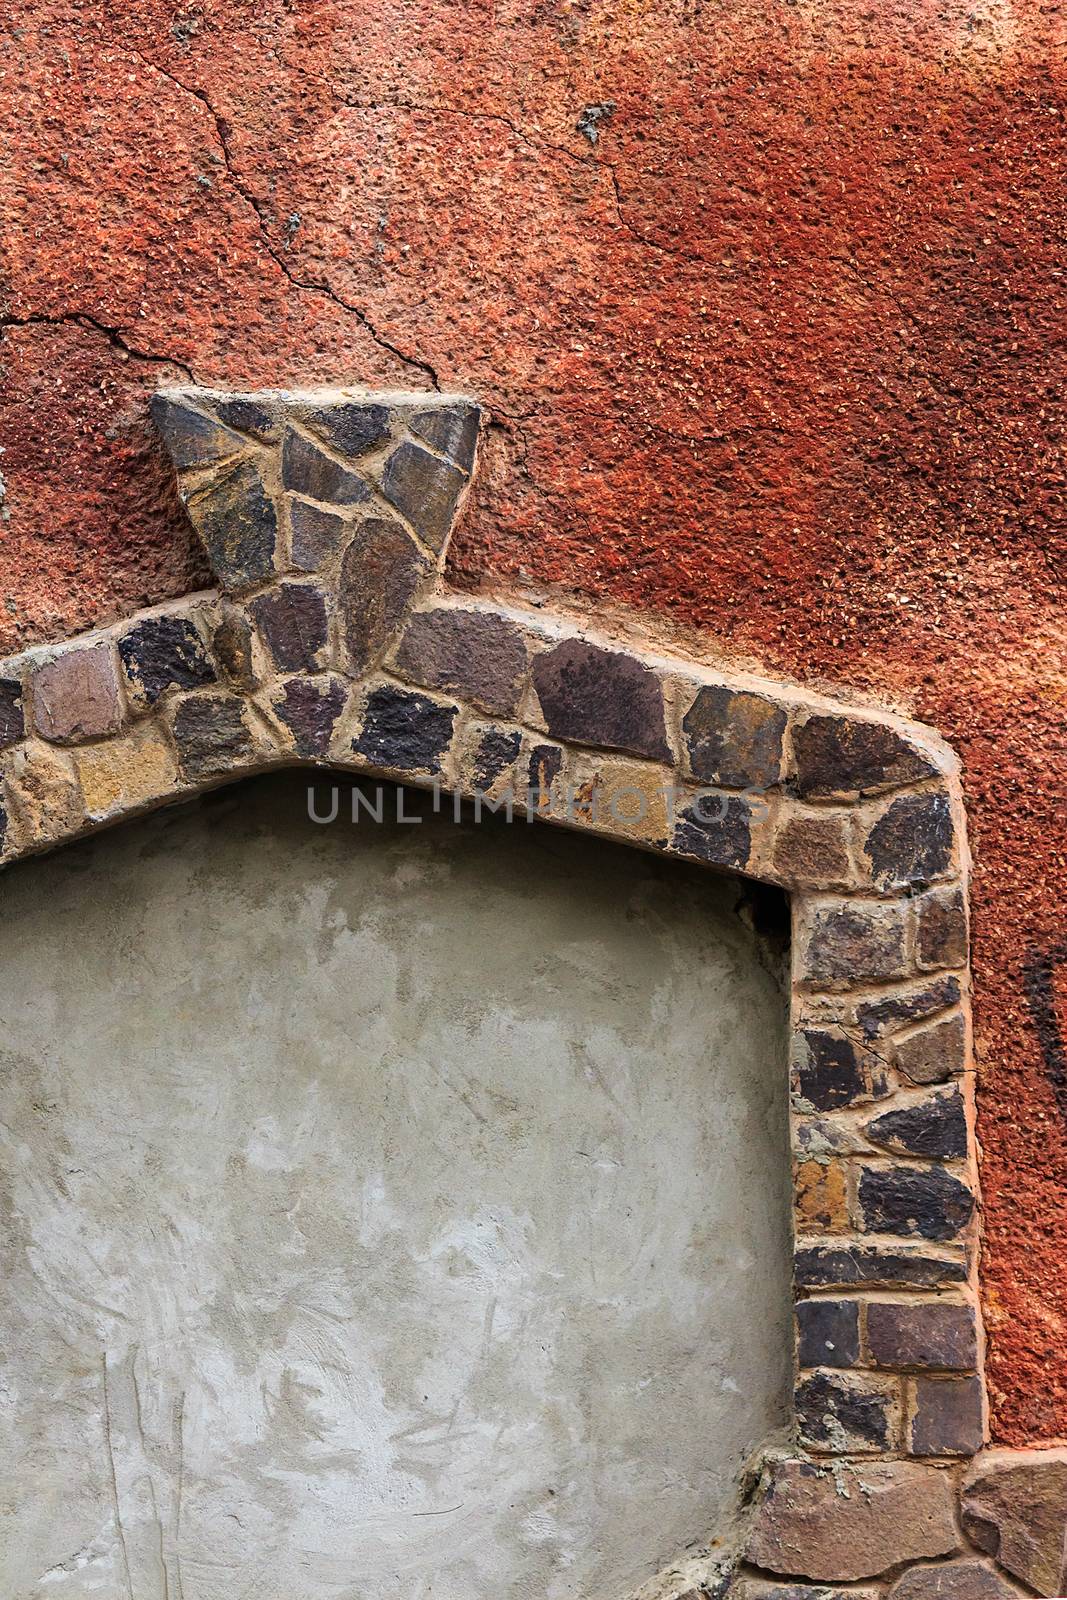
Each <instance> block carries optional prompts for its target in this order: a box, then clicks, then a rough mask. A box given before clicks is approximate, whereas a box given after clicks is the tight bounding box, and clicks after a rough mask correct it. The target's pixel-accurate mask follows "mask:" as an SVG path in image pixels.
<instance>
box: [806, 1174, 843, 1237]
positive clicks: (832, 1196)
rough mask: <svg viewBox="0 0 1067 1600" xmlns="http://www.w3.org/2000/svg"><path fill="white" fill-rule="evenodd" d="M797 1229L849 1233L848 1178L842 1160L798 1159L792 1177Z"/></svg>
mask: <svg viewBox="0 0 1067 1600" xmlns="http://www.w3.org/2000/svg"><path fill="white" fill-rule="evenodd" d="M793 1206H794V1210H795V1213H796V1226H797V1232H798V1233H847V1232H848V1229H849V1215H848V1182H847V1179H846V1176H845V1168H844V1165H843V1164H842V1163H841V1162H840V1161H833V1160H822V1161H799V1162H798V1163H797V1165H796V1169H795V1174H794V1179H793Z"/></svg>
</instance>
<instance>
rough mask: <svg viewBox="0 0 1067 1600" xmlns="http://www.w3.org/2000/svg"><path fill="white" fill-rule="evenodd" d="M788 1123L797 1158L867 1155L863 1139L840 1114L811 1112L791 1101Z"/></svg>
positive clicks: (867, 1147) (866, 1146)
mask: <svg viewBox="0 0 1067 1600" xmlns="http://www.w3.org/2000/svg"><path fill="white" fill-rule="evenodd" d="M801 1104H803V1102H801ZM791 1124H792V1129H793V1148H794V1150H795V1152H796V1154H797V1156H798V1157H803V1156H806V1155H808V1156H855V1155H870V1151H871V1147H870V1145H869V1144H868V1143H867V1141H866V1139H864V1138H863V1136H862V1135H861V1134H859V1133H857V1132H856V1130H855V1129H854V1128H853V1127H852V1126H851V1124H850V1123H848V1122H845V1121H842V1119H841V1118H840V1117H836V1116H833V1115H832V1114H831V1115H829V1116H818V1115H813V1114H811V1113H808V1112H805V1111H800V1110H798V1109H797V1105H796V1103H794V1106H793V1115H792V1119H791Z"/></svg>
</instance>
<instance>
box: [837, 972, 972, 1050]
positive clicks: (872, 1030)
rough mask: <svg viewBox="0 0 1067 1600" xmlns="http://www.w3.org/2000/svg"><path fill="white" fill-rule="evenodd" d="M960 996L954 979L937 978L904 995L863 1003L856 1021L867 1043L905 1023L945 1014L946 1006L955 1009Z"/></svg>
mask: <svg viewBox="0 0 1067 1600" xmlns="http://www.w3.org/2000/svg"><path fill="white" fill-rule="evenodd" d="M960 992H961V991H960V984H959V979H958V978H937V979H935V980H934V981H933V982H932V983H926V984H923V986H922V988H920V989H911V990H909V991H908V992H907V993H906V994H893V995H887V996H886V997H885V998H884V999H882V1000H867V1001H864V1002H863V1004H862V1005H859V1006H857V1008H856V1021H857V1022H858V1023H859V1025H860V1027H861V1028H862V1029H863V1032H864V1034H865V1035H866V1037H867V1038H868V1039H878V1038H880V1037H881V1036H882V1035H884V1034H887V1033H894V1032H895V1031H896V1030H897V1029H898V1028H903V1027H906V1026H907V1025H908V1024H909V1023H912V1022H921V1021H923V1019H924V1018H926V1017H933V1016H936V1015H937V1013H938V1012H939V1011H947V1010H948V1008H949V1006H956V1005H959V1003H960Z"/></svg>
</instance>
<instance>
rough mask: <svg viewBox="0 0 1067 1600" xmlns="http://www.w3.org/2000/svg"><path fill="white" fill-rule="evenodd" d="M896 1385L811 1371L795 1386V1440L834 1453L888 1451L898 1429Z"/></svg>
mask: <svg viewBox="0 0 1067 1600" xmlns="http://www.w3.org/2000/svg"><path fill="white" fill-rule="evenodd" d="M898 1389H899V1384H897V1383H895V1382H894V1381H893V1380H892V1379H885V1378H875V1377H871V1376H869V1375H868V1374H867V1373H862V1374H860V1373H854V1374H849V1375H847V1376H846V1375H844V1374H831V1373H828V1372H816V1373H813V1374H811V1376H810V1377H805V1378H802V1379H801V1380H800V1382H799V1383H798V1384H797V1386H796V1391H795V1403H796V1416H797V1423H798V1426H799V1432H800V1442H801V1444H802V1445H803V1446H804V1447H805V1449H808V1450H829V1451H832V1452H833V1453H834V1454H835V1455H844V1454H846V1453H853V1452H864V1451H868V1450H879V1451H881V1450H889V1449H891V1448H892V1446H893V1444H894V1442H895V1440H896V1438H897V1435H898V1431H899V1424H900V1396H899V1393H898Z"/></svg>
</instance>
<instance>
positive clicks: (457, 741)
mask: <svg viewBox="0 0 1067 1600" xmlns="http://www.w3.org/2000/svg"><path fill="white" fill-rule="evenodd" d="M152 410H153V416H154V418H155V420H156V422H157V425H158V426H159V428H160V431H161V433H162V435H163V437H164V439H165V441H166V443H167V446H168V448H169V450H170V453H171V456H172V458H173V461H174V464H175V467H176V469H177V472H178V478H179V487H180V492H181V495H182V499H183V501H184V503H185V505H186V507H187V509H188V512H189V515H190V517H191V519H192V521H193V524H194V525H195V527H196V529H197V531H198V533H199V534H200V537H201V539H202V541H203V544H204V547H205V549H206V551H207V554H208V557H209V559H210V561H211V563H212V567H213V570H214V572H215V575H216V577H217V580H218V587H217V588H216V589H213V590H210V591H207V592H203V593H197V594H193V595H190V596H188V597H186V598H185V599H183V600H180V601H177V602H173V603H169V604H166V605H163V606H158V607H154V608H152V609H151V610H148V611H143V612H141V613H139V614H137V615H136V616H133V617H131V618H128V619H126V620H124V621H122V622H119V623H116V624H115V625H114V626H112V627H109V628H106V629H99V630H96V631H94V632H92V633H89V634H86V635H84V636H83V637H81V638H78V639H74V640H70V641H67V642H64V643H62V644H57V645H55V646H43V647H34V648H32V649H29V650H26V651H24V652H23V653H22V654H20V655H18V656H15V657H13V658H9V659H8V660H6V661H4V662H2V663H0V777H2V789H0V862H3V863H9V862H13V861H16V860H18V859H20V858H21V857H24V856H28V855H31V854H33V853H35V852H40V851H44V850H49V849H51V848H53V847H54V846H56V845H59V844H62V843H63V842H65V841H67V840H69V839H74V838H77V837H79V836H81V835H83V834H86V833H88V832H91V831H93V830H95V829H98V828H102V827H105V826H108V825H110V824H112V823H116V822H119V821H122V820H124V819H127V818H130V817H133V816H136V815H138V814H141V813H143V812H146V811H149V810H152V809H154V808H156V807H158V806H161V805H165V804H168V803H172V802H175V801H181V800H184V799H186V798H188V797H191V796H193V795H196V794H198V793H200V792H202V791H204V790H206V789H209V788H212V787H214V786H217V785H219V784H222V783H226V782H230V781H233V780H235V779H239V778H243V777H246V776H249V775H252V774H255V773H261V772H265V771H269V770H271V769H276V768H280V767H292V766H305V767H309V768H312V769H316V768H317V769H329V770H337V769H342V770H345V771H349V772H353V773H357V774H374V775H376V776H381V777H385V778H389V779H395V780H398V781H402V782H404V783H410V784H414V785H421V786H428V785H432V784H441V785H444V786H447V787H448V788H449V789H451V790H453V791H454V792H456V793H457V794H459V795H461V796H465V797H468V798H470V797H473V796H475V795H476V794H477V795H481V796H487V797H488V798H489V800H490V801H495V802H499V803H502V801H503V799H504V797H505V796H506V795H513V796H517V797H518V801H517V803H518V805H519V808H520V809H526V810H532V811H533V812H534V814H535V815H537V816H538V817H541V818H543V819H544V820H546V821H549V822H559V823H563V824H565V825H567V826H571V827H577V828H581V829H587V830H589V831H592V832H596V833H600V834H604V835H607V836H610V837H613V838H616V839H619V840H621V841H623V842H625V843H628V844H632V845H636V846H639V847H642V848H646V849H651V850H656V851H660V852H664V853H666V854H668V855H671V856H675V857H679V858H682V859H685V860H689V861H693V862H697V863H702V864H705V865H711V866H713V867H716V868H720V869H726V870H729V871H732V872H736V873H740V874H744V875H746V876H748V877H751V878H756V879H759V880H762V881H763V882H766V883H770V884H774V885H778V886H780V887H782V888H783V889H785V890H787V891H788V892H789V895H790V900H791V905H792V918H793V958H792V959H793V971H792V999H791V1007H792V1015H791V1027H792V1045H791V1062H790V1074H791V1106H792V1110H791V1129H792V1148H793V1162H794V1226H795V1256H794V1262H795V1270H794V1288H795V1297H796V1378H795V1390H794V1403H795V1425H794V1449H793V1453H791V1454H789V1455H788V1456H784V1457H783V1456H781V1455H775V1456H772V1457H769V1458H768V1459H767V1461H766V1462H765V1463H764V1464H763V1467H762V1476H761V1479H760V1487H759V1490H758V1491H757V1494H756V1497H755V1503H754V1505H753V1507H752V1508H751V1510H750V1513H749V1518H748V1525H747V1526H748V1531H747V1534H746V1536H745V1537H746V1539H747V1543H746V1544H745V1547H744V1550H743V1555H744V1562H743V1564H741V1565H736V1563H735V1564H734V1565H733V1566H731V1568H730V1571H729V1574H728V1575H723V1574H722V1573H721V1572H720V1576H719V1577H718V1578H717V1579H715V1580H714V1583H713V1582H712V1579H711V1577H710V1575H709V1576H708V1577H707V1579H706V1581H705V1582H702V1585H701V1587H699V1588H697V1589H695V1590H693V1589H691V1588H690V1590H689V1592H690V1593H692V1594H698V1593H708V1594H711V1593H720V1594H725V1593H726V1592H727V1591H729V1592H730V1593H731V1594H737V1595H738V1596H742V1597H744V1600H773V1597H777V1600H808V1597H816V1596H818V1597H828V1600H838V1597H839V1596H840V1595H844V1594H848V1595H851V1596H853V1597H854V1600H856V1597H858V1600H868V1597H871V1596H874V1595H879V1596H881V1595H883V1594H885V1593H887V1592H888V1593H891V1594H892V1596H893V1597H894V1600H925V1597H927V1596H930V1597H933V1596H939V1597H941V1600H956V1597H958V1600H972V1597H973V1600H983V1597H984V1600H998V1597H1001V1600H1002V1597H1004V1596H1010V1595H1017V1594H1020V1593H1028V1592H1031V1593H1032V1592H1036V1593H1037V1594H1040V1595H1045V1596H1051V1595H1059V1594H1062V1593H1064V1591H1065V1590H1067V1559H1065V1557H1064V1524H1065V1522H1067V1452H1064V1451H1045V1452H1003V1451H999V1452H983V1445H984V1443H985V1440H986V1402H985V1390H984V1384H983V1379H982V1333H981V1324H980V1318H979V1314H978V1306H977V1247H978V1215H977V1160H976V1148H975V1136H974V1094H973V1070H972V1061H971V1054H970V1003H969V988H968V967H967V936H968V929H967V922H968V915H967V871H968V856H967V848H966V840H965V819H964V811H963V803H962V797H961V788H960V776H959V767H958V762H957V760H956V758H955V756H954V755H953V753H952V751H951V750H950V749H949V748H948V747H947V746H946V745H945V743H944V742H943V741H942V740H941V739H940V738H939V737H938V736H937V735H936V734H935V733H933V732H932V731H931V730H930V729H929V728H925V727H922V726H920V725H918V724H915V723H912V722H909V721H907V720H905V719H903V718H900V717H897V716H894V715H891V714H889V713H887V712H885V711H883V710H880V709H872V708H866V709H864V708H858V707H856V706H855V705H851V704H845V703H841V702H838V701H836V700H833V699H829V698H826V697H824V696H821V695H815V694H811V693H808V692H807V691H805V690H803V689H800V688H796V687H793V686H790V685H786V684H782V683H777V682H772V681H770V680H767V679H763V678H759V677H755V676H751V675H749V674H742V673H732V672H728V671H722V670H716V669H711V668H705V667H703V666H701V665H700V664H699V663H697V662H695V661H692V660H688V659H684V658H680V657H674V656H671V655H667V654H663V653H651V652H646V651H643V650H638V649H634V648H632V647H630V646H629V645H622V644H619V643H618V642H614V641H612V640H611V639H609V638H606V637H603V636H601V635H599V634H596V633H594V632H592V631H590V630H587V629H586V628H584V627H581V626H579V625H577V624H575V623H574V622H571V621H568V620H566V619H564V618H561V617H553V616H552V615H549V614H547V613H546V612H545V611H544V610H540V609H536V608H533V609H531V608H524V607H522V606H520V605H505V604H499V603H497V602H495V601H488V600H483V599H477V598H471V597H467V596H462V595H457V594H453V593H449V592H447V591H446V590H445V588H444V586H443V581H442V571H443V566H444V560H445V554H446V550H447V545H448V540H449V537H450V534H451V530H452V526H453V523H454V520H455V518H456V516H457V515H458V514H459V513H460V512H461V510H462V506H463V502H464V499H465V497H466V494H467V492H468V489H469V486H470V482H471V478H472V475H473V473H474V471H475V467H476V455H477V446H478V439H479V432H480V428H481V426H482V423H483V417H482V413H481V411H480V409H479V407H478V406H477V404H476V403H475V402H473V401H471V400H468V399H464V398H462V397H455V398H453V397H446V396H440V395H436V394H434V395H392V394H388V395H383V394H367V393H365V392H361V391H322V392H308V393H287V392H281V391H266V392H261V393H257V394H231V393H221V392H216V391H208V390H203V389H184V390H167V391H162V392H161V393H160V394H158V395H157V396H156V397H155V399H154V401H153V407H152ZM668 795H669V796H671V797H672V801H673V803H669V802H668V798H667V797H668ZM980 1452H982V1453H980ZM1020 1474H1022V1476H1020ZM1050 1507H1051V1509H1049V1508H1050ZM961 1508H962V1521H961ZM1042 1517H1043V1518H1044V1521H1042V1520H1041V1519H1042ZM1057 1541H1058V1542H1057ZM987 1556H997V1557H998V1558H999V1565H993V1564H992V1563H990V1562H989V1561H988V1560H986V1557H987ZM916 1562H920V1563H923V1565H920V1566H914V1565H913V1564H914V1563H916ZM931 1562H934V1563H938V1564H936V1565H929V1563H931ZM711 1570H712V1569H711V1568H709V1574H710V1572H711ZM1006 1574H1011V1576H1012V1578H1013V1579H1014V1580H1020V1581H1021V1582H1022V1583H1023V1584H1025V1585H1027V1586H1028V1587H1027V1588H1023V1589H1020V1588H1017V1587H1015V1586H1014V1585H1013V1583H1009V1581H1008V1578H1007V1576H1006ZM870 1580H878V1585H877V1586H876V1587H864V1588H861V1589H856V1588H848V1589H846V1590H839V1589H837V1588H834V1589H826V1588H822V1587H818V1588H812V1587H811V1584H812V1583H816V1584H820V1585H825V1584H827V1583H830V1584H838V1585H839V1584H842V1583H846V1584H855V1583H857V1582H861V1583H869V1581H870ZM889 1582H891V1583H892V1587H891V1588H890V1589H889V1590H888V1591H887V1590H886V1588H885V1585H886V1583H889ZM715 1584H717V1585H718V1587H717V1588H716V1587H715ZM738 1585H740V1587H738Z"/></svg>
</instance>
